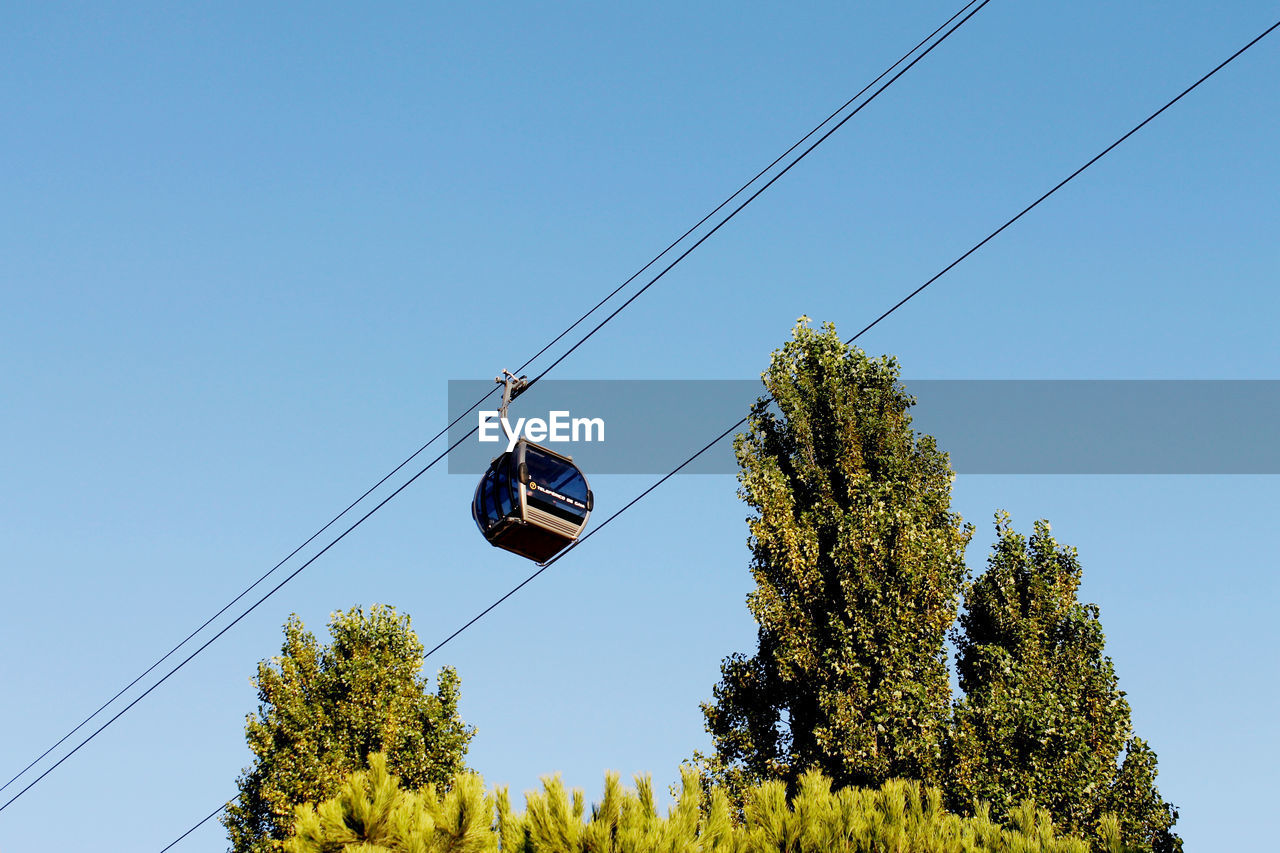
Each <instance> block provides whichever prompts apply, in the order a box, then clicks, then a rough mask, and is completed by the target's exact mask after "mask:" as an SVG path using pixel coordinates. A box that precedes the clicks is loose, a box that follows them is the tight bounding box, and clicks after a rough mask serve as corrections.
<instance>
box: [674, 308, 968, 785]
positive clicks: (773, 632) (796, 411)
mask: <svg viewBox="0 0 1280 853" xmlns="http://www.w3.org/2000/svg"><path fill="white" fill-rule="evenodd" d="M763 379H764V384H765V387H766V389H767V390H768V393H769V396H768V397H765V398H761V399H760V400H759V401H758V402H757V404H756V405H755V407H754V408H753V409H752V412H751V416H750V422H749V428H748V430H747V431H746V433H745V434H742V435H739V436H738V438H737V440H736V444H735V449H736V452H737V457H738V463H739V467H740V470H739V475H738V480H739V484H740V494H741V496H742V498H743V499H744V500H745V501H746V502H747V504H748V505H749V506H750V507H751V508H752V509H753V510H754V513H755V514H754V516H753V517H751V518H750V519H749V520H748V528H749V534H750V535H749V539H748V542H749V546H750V548H751V573H752V575H753V577H754V578H755V582H756V587H755V590H754V591H753V592H752V593H751V594H750V595H749V596H748V599H747V606H748V608H749V609H750V610H751V614H752V615H753V616H754V617H755V620H756V622H757V624H758V626H759V628H758V646H757V649H756V652H755V654H753V655H751V656H749V657H748V656H745V655H741V654H737V655H733V656H731V657H729V658H727V659H725V661H724V662H723V664H722V666H721V680H720V683H719V684H718V685H717V686H716V687H715V690H714V699H713V701H711V702H708V703H705V704H704V705H703V706H702V707H703V713H704V715H705V717H706V724H707V729H708V731H709V732H710V733H711V735H712V736H713V739H714V742H715V754H714V755H712V756H709V757H702V756H698V758H699V759H700V760H702V761H703V762H704V763H705V764H706V766H707V769H708V770H709V771H710V774H711V776H712V777H713V778H715V779H716V780H717V781H719V782H722V783H727V784H728V785H730V786H731V787H732V788H734V789H736V790H739V791H741V790H743V789H744V788H745V787H746V786H747V785H749V784H753V783H755V782H758V781H761V780H767V779H773V778H779V779H784V780H786V781H787V782H788V783H789V784H790V785H792V786H794V784H795V782H796V780H797V779H798V777H799V776H800V774H801V773H803V772H804V771H805V770H807V769H810V768H817V769H819V770H821V771H822V772H823V773H825V774H826V775H828V776H829V777H831V779H832V780H833V781H834V782H835V783H836V784H837V785H839V786H844V785H850V784H856V785H864V786H865V785H871V786H875V785H879V784H880V783H881V782H883V781H885V780H886V779H889V778H892V777H908V778H912V779H921V780H925V781H935V780H937V779H938V778H939V770H940V764H941V756H942V749H943V743H944V739H945V734H946V728H947V721H948V716H949V713H950V690H949V687H948V681H947V665H946V654H945V651H944V641H945V639H946V634H947V630H948V629H949V628H950V627H951V625H952V623H953V621H954V619H955V616H956V608H957V603H958V596H959V592H960V587H961V584H962V583H963V580H964V578H965V566H964V548H965V545H966V544H967V543H968V541H969V537H970V535H971V532H972V531H971V529H970V528H969V526H967V525H965V524H963V522H962V521H961V519H960V517H959V516H958V515H956V514H955V513H953V512H951V508H950V502H951V481H952V477H953V475H952V472H951V468H950V464H949V462H948V459H947V456H946V454H945V453H943V452H941V451H939V450H938V448H937V446H936V445H935V443H934V440H933V439H932V438H931V437H929V436H926V435H918V434H917V433H916V432H915V431H914V430H913V429H912V428H911V417H910V415H909V413H908V410H909V408H910V407H911V406H912V405H913V404H914V402H915V401H914V400H913V399H912V398H911V397H910V396H908V395H907V392H906V390H905V389H904V387H903V386H902V383H901V382H900V381H899V375H898V365H897V362H896V361H895V360H894V359H892V358H890V357H887V356H886V357H881V358H875V359H872V358H868V357H867V356H866V355H865V354H864V353H863V352H862V351H861V350H860V349H858V348H857V347H852V346H846V345H845V344H844V343H843V342H842V341H841V339H840V337H839V335H837V334H836V330H835V328H834V326H832V325H830V324H826V325H823V326H822V327H821V329H817V330H815V329H812V328H810V327H809V325H808V319H807V318H803V317H802V318H801V320H800V322H799V323H798V324H797V326H796V328H795V330H794V332H793V337H792V340H790V341H788V342H787V343H786V344H785V345H784V346H783V347H782V349H781V350H778V351H776V352H774V354H773V357H772V360H771V362H770V364H769V369H768V370H767V371H765V373H764V374H763Z"/></svg>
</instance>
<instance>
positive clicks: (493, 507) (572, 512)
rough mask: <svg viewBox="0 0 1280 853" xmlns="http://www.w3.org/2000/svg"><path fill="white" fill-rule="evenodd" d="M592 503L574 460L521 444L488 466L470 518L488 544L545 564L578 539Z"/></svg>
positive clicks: (534, 445) (589, 490) (526, 443)
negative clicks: (473, 520)
mask: <svg viewBox="0 0 1280 853" xmlns="http://www.w3.org/2000/svg"><path fill="white" fill-rule="evenodd" d="M592 503H593V500H592V495H591V489H590V488H588V487H587V478H586V477H584V476H583V475H582V472H581V471H580V470H578V467H577V466H576V465H574V464H573V459H572V458H571V457H569V456H564V455H561V454H559V453H556V452H555V451H554V450H548V449H547V448H545V447H543V446H541V445H539V444H533V443H532V442H529V441H526V440H524V439H521V440H520V441H519V442H518V443H517V444H516V446H515V447H514V448H512V449H511V450H510V451H508V452H506V453H503V454H502V455H501V456H499V457H497V458H496V459H494V460H493V461H492V462H491V463H489V470H488V471H486V472H485V475H484V477H482V478H481V479H480V485H478V486H476V494H475V498H474V499H473V500H472V502H471V517H472V518H474V519H475V522H476V525H477V526H478V527H479V528H480V532H481V533H483V534H484V538H485V539H488V540H489V544H491V545H493V546H495V547H497V548H504V549H506V550H508V551H511V552H512V553H514V554H519V555H520V556H522V557H527V558H529V559H530V560H534V561H536V562H538V563H545V562H546V561H547V560H550V559H551V558H552V557H554V556H555V555H556V554H559V553H560V552H561V551H563V550H564V549H565V548H567V547H568V546H569V545H571V544H573V542H574V541H576V540H577V538H578V536H579V534H581V533H582V530H583V528H584V527H586V526H587V519H588V518H589V517H590V515H591V506H592Z"/></svg>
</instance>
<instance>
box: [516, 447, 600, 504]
mask: <svg viewBox="0 0 1280 853" xmlns="http://www.w3.org/2000/svg"><path fill="white" fill-rule="evenodd" d="M525 464H526V465H528V466H529V480H530V481H531V482H534V483H537V484H538V488H539V490H541V489H543V488H547V489H550V490H551V491H553V492H559V493H560V494H562V495H564V496H565V497H567V498H572V499H573V500H575V501H578V502H579V503H581V504H583V506H586V503H587V481H586V479H585V478H584V477H583V476H582V473H581V472H579V471H578V469H577V468H575V467H574V466H573V463H572V462H565V461H564V460H562V459H556V458H555V457H554V456H549V455H547V454H545V453H542V452H541V451H539V450H538V449H536V448H533V447H530V448H529V449H528V450H527V451H526V452H525Z"/></svg>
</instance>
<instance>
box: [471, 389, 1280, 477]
mask: <svg viewBox="0 0 1280 853" xmlns="http://www.w3.org/2000/svg"><path fill="white" fill-rule="evenodd" d="M903 384H904V385H905V386H906V388H907V390H908V392H909V393H910V394H912V395H913V396H914V397H915V398H916V400H917V405H916V406H915V407H914V408H913V409H912V410H911V413H912V418H913V426H914V427H915V429H916V430H917V431H919V432H923V433H928V434H929V435H932V436H934V437H935V438H936V439H937V440H938V446H939V447H940V448H941V449H942V450H945V451H946V452H947V453H949V454H950V455H951V464H952V467H953V468H954V469H955V470H956V472H957V473H961V474H1280V446H1278V445H1277V442H1276V437H1277V429H1276V424H1277V423H1280V380H1091V379H1086V380H937V379H934V380H927V379H926V380H914V381H912V380H904V383H903ZM494 387H495V386H494V383H493V381H492V380H488V381H480V380H451V381H450V382H449V420H453V419H454V418H455V417H457V416H458V415H459V414H461V413H462V412H464V411H466V410H467V408H468V407H469V406H471V405H472V404H473V403H475V401H476V400H478V399H480V398H481V397H482V396H483V395H484V394H485V393H486V392H488V391H489V390H491V389H493V388H494ZM763 392H764V387H763V385H762V383H761V382H760V381H759V380H616V381H606V380H555V379H547V380H543V381H541V382H539V383H538V384H537V385H535V386H534V387H533V388H531V389H530V390H529V391H527V392H526V393H525V394H523V395H521V396H520V397H519V399H517V400H516V401H515V402H514V403H512V404H511V408H510V411H509V413H508V426H509V427H510V431H511V432H515V433H518V434H524V435H526V437H528V438H530V439H531V440H534V441H537V442H538V443H540V444H543V445H545V446H547V447H550V448H552V449H553V450H556V451H558V452H560V453H564V454H566V455H569V456H572V457H573V458H574V460H575V462H577V464H578V465H579V466H580V467H581V468H582V469H583V470H584V471H587V472H589V473H591V474H665V473H667V472H668V471H670V470H672V469H673V468H675V467H676V466H677V465H679V464H680V463H681V462H683V461H684V460H685V459H687V458H688V457H689V456H690V455H691V454H693V453H694V452H695V451H697V450H698V449H699V448H701V447H702V446H703V445H705V444H706V443H707V442H708V441H710V440H711V439H712V438H714V437H715V436H717V435H719V434H720V433H721V432H723V431H724V430H725V429H727V428H728V427H729V426H730V425H731V424H732V423H733V422H734V421H736V420H737V419H738V418H740V417H742V416H743V415H744V414H746V413H747V411H748V409H749V407H750V405H751V403H752V402H753V401H754V400H755V399H756V398H757V397H759V396H760V395H761V394H762V393H763ZM499 399H500V398H499V395H498V394H496V393H495V394H494V395H493V396H492V397H491V398H490V399H489V400H488V401H486V403H485V404H484V405H483V406H482V407H481V412H484V411H486V410H488V411H490V412H496V410H497V408H498V405H499V402H498V401H499ZM521 419H524V420H523V422H521ZM539 421H541V423H538V422H539ZM479 422H480V419H479V416H478V415H477V414H476V413H472V414H470V415H468V416H467V417H464V418H463V419H462V420H461V421H460V422H459V423H458V424H457V425H455V426H454V427H453V428H452V429H451V430H450V432H449V441H450V443H451V444H452V443H454V442H456V441H458V440H459V439H461V438H462V437H463V436H464V435H465V434H466V433H467V432H468V431H470V430H471V429H472V428H474V427H476V426H477V425H478V424H479ZM530 428H532V429H531V430H530ZM485 434H486V436H487V437H489V438H492V439H494V440H492V441H481V440H480V436H479V435H472V436H470V437H469V438H467V439H466V440H465V441H463V443H462V444H460V445H459V446H458V447H457V448H455V449H454V450H453V451H451V452H450V453H449V472H450V473H452V474H480V473H481V472H483V471H484V470H485V468H486V466H487V465H488V464H489V461H490V460H491V459H492V458H493V457H495V456H497V455H498V454H500V453H501V452H502V451H503V450H505V449H506V447H507V444H508V440H509V437H508V435H507V430H505V429H504V428H503V426H502V425H501V424H499V423H497V421H496V418H495V417H492V416H491V417H489V418H488V419H487V422H486V427H485ZM736 471H737V464H736V462H735V460H734V457H733V440H732V436H728V437H726V438H725V439H724V440H723V441H721V442H719V443H718V444H717V445H716V446H715V447H713V448H711V449H710V450H708V451H707V452H706V453H705V454H703V455H702V457H700V458H699V459H698V460H697V461H695V462H694V463H692V464H690V465H689V466H688V467H687V468H685V469H684V470H683V471H682V472H681V473H689V474H733V473H735V472H736Z"/></svg>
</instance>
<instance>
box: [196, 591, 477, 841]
mask: <svg viewBox="0 0 1280 853" xmlns="http://www.w3.org/2000/svg"><path fill="white" fill-rule="evenodd" d="M329 633H330V635H331V637H332V642H331V643H329V644H328V645H324V646H322V645H320V643H318V642H317V641H316V638H315V635H314V634H312V633H311V632H310V631H307V630H306V628H305V627H304V626H303V624H302V621H301V620H300V619H299V618H298V617H297V616H296V615H294V616H290V617H289V620H288V621H287V622H286V623H285V626H284V637H285V639H284V645H283V647H282V648H281V650H280V655H279V656H278V657H275V658H272V659H271V660H265V661H262V662H261V663H260V664H258V677H257V679H256V680H255V683H256V685H257V688H258V700H259V703H260V704H259V706H258V712H257V713H256V714H251V715H249V718H248V721H247V724H246V726H245V737H246V739H247V740H248V742H249V748H250V749H251V750H252V751H253V754H254V762H253V765H252V766H251V767H249V768H247V769H246V770H245V771H244V773H243V774H241V776H240V779H239V780H238V785H239V788H240V796H239V798H238V800H237V801H236V802H234V803H232V804H231V805H229V806H228V807H227V811H226V813H225V814H224V815H223V817H222V822H223V824H224V825H225V826H226V827H227V834H228V836H229V838H230V841H231V849H232V850H233V851H235V853H265V851H274V850H278V849H279V845H278V843H277V842H279V841H280V840H282V839H284V838H285V837H287V835H288V833H289V831H290V830H291V828H292V826H293V818H294V813H293V810H294V806H296V805H300V804H302V803H316V802H320V801H321V800H325V799H327V798H329V797H332V796H333V795H334V794H336V793H337V791H338V789H339V787H340V786H341V785H342V783H343V781H344V779H345V778H346V776H347V775H348V774H349V773H351V772H353V771H358V770H362V769H364V768H365V767H367V766H368V760H369V756H370V755H371V754H374V753H385V756H386V766H387V767H388V768H389V769H390V771H391V772H393V773H395V774H396V775H397V776H398V777H400V779H401V780H403V782H404V784H405V786H406V787H407V788H409V789H416V788H420V787H422V786H424V785H428V784H434V785H436V786H438V787H441V788H443V787H447V786H448V784H449V783H450V781H451V780H452V779H453V777H454V776H455V775H457V774H458V773H459V772H461V771H462V770H463V769H465V768H464V765H463V757H464V756H465V755H466V752H467V744H468V743H469V742H470V740H471V736H472V733H473V730H472V729H470V728H468V727H467V726H466V725H465V724H464V723H463V722H462V719H461V717H459V716H458V697H459V691H458V675H457V673H456V672H454V670H453V669H452V668H450V667H444V668H442V669H441V670H440V672H439V674H438V676H437V689H436V691H435V692H434V693H433V692H432V691H431V690H430V689H429V686H428V684H427V681H426V679H425V678H423V677H421V676H420V675H419V672H420V671H421V669H422V652H423V647H422V643H421V642H420V641H419V640H418V636H417V634H415V633H414V632H413V628H412V627H411V625H410V622H409V617H408V615H405V614H400V613H397V612H396V610H395V608H394V607H387V606H383V605H374V606H373V607H372V608H370V610H369V612H368V613H366V612H365V611H363V610H362V609H360V608H358V607H356V608H352V609H351V610H348V611H346V612H343V611H338V612H337V613H334V614H333V616H332V618H331V620H330V622H329Z"/></svg>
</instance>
